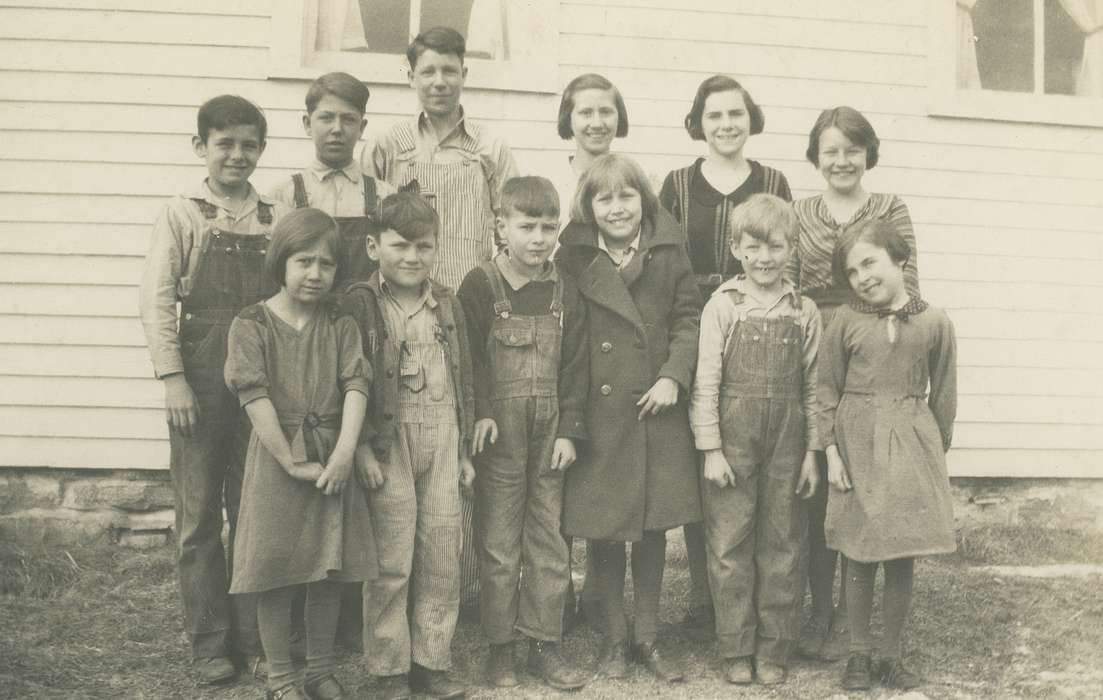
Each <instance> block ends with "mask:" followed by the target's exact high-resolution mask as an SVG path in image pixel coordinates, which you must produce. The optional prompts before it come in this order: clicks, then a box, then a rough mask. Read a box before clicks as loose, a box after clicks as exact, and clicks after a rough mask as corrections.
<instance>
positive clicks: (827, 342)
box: [816, 308, 849, 449]
mask: <svg viewBox="0 0 1103 700" xmlns="http://www.w3.org/2000/svg"><path fill="white" fill-rule="evenodd" d="M847 315H848V314H847V310H846V309H845V308H840V309H839V310H838V311H837V312H836V315H835V319H834V320H833V321H832V322H831V323H830V324H828V326H827V330H826V331H825V332H824V334H823V342H822V343H820V347H819V356H818V361H817V363H816V370H817V371H816V373H817V382H816V384H817V392H816V393H817V399H818V403H819V407H818V408H819V443H820V447H822V448H825V449H826V448H827V447H830V446H831V445H834V444H835V413H836V411H837V410H838V408H839V401H840V400H841V399H842V396H843V387H845V386H846V369H847V361H848V359H849V358H848V357H847V349H846V347H845V345H844V335H845V333H844V331H845V330H846V327H847V323H846V316H847Z"/></svg>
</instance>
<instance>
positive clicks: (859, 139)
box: [804, 105, 881, 170]
mask: <svg viewBox="0 0 1103 700" xmlns="http://www.w3.org/2000/svg"><path fill="white" fill-rule="evenodd" d="M831 127H835V128H836V129H838V130H839V131H841V132H843V135H844V136H846V137H847V138H848V139H850V142H851V143H853V144H855V145H857V146H862V147H863V148H865V149H866V170H872V169H873V166H875V165H877V158H878V156H879V155H880V148H881V140H880V139H879V138H877V132H875V131H874V130H873V125H872V124H870V123H869V120H868V119H866V118H865V115H864V114H862V113H861V112H859V111H858V110H856V109H854V108H853V107H847V106H846V105H843V106H841V107H834V108H832V109H825V110H823V111H822V112H820V116H819V117H818V118H817V119H816V123H815V124H813V125H812V131H810V132H809V133H808V150H807V151H805V153H804V156H805V157H806V158H807V159H808V162H809V163H811V164H812V165H814V166H816V167H817V168H818V167H820V136H821V135H823V132H825V131H827V130H828V129H830V128H831Z"/></svg>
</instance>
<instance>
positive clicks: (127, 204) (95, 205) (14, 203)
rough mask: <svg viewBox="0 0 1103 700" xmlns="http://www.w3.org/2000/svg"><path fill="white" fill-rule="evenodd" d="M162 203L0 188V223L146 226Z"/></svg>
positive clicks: (161, 200) (134, 197)
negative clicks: (16, 191)
mask: <svg viewBox="0 0 1103 700" xmlns="http://www.w3.org/2000/svg"><path fill="white" fill-rule="evenodd" d="M198 172H199V173H200V177H198V178H196V179H195V181H194V182H195V183H198V182H200V181H201V180H202V175H201V174H202V170H200V171H198ZM193 187H194V184H193ZM164 203H165V198H164V197H154V196H144V197H143V196H138V195H132V194H116V195H109V196H104V195H59V194H22V193H15V192H3V191H0V222H8V223H21V222H24V221H26V222H28V223H40V222H41V223H55V224H69V223H78V224H84V223H95V224H98V225H100V226H108V225H111V224H127V225H136V224H140V225H143V226H149V225H150V224H152V223H153V219H154V217H156V216H157V212H158V211H159V210H160V209H161V207H162V206H164Z"/></svg>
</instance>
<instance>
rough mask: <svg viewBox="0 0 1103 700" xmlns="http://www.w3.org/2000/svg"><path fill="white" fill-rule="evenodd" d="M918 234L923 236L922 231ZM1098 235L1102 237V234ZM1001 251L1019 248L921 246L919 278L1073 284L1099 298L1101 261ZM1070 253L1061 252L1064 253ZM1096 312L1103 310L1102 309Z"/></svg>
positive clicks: (1102, 288) (1102, 287)
mask: <svg viewBox="0 0 1103 700" xmlns="http://www.w3.org/2000/svg"><path fill="white" fill-rule="evenodd" d="M922 233H923V234H924V237H925V234H926V231H923V232H922ZM1047 238H1048V237H1047ZM1099 238H1100V239H1101V240H1103V234H1100V235H1099ZM916 245H917V246H918V245H919V243H918V242H917V243H916ZM1002 252H1019V251H1000V250H994V251H992V252H991V253H990V254H988V255H969V254H967V253H959V252H950V253H928V252H926V251H925V249H923V248H921V249H920V251H919V265H920V269H921V270H922V273H921V274H922V277H923V280H927V279H946V280H962V279H973V280H976V281H977V282H1013V283H1020V282H1034V283H1038V284H1061V285H1069V284H1075V285H1080V286H1084V287H1089V288H1094V289H1096V290H1097V291H1098V294H1099V299H1100V300H1101V301H1103V260H1093V259H1090V258H1087V259H1085V258H1080V259H1078V260H1077V259H1072V260H1065V259H1058V260H1050V259H1046V258H1037V257H1035V258H1031V257H1027V256H1025V255H1021V254H1020V257H1011V256H1005V255H1001V254H1000V253H1002ZM1070 252H1071V251H1064V253H1065V254H1066V255H1067V254H1069V253H1070ZM1099 311H1101V312H1103V308H1101V309H1099Z"/></svg>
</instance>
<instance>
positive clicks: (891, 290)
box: [846, 241, 907, 309]
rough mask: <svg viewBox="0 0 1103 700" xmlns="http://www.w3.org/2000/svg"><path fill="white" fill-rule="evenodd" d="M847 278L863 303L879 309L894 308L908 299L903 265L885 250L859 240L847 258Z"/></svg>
mask: <svg viewBox="0 0 1103 700" xmlns="http://www.w3.org/2000/svg"><path fill="white" fill-rule="evenodd" d="M846 279H847V281H848V282H849V283H850V286H851V288H852V289H853V290H854V293H855V294H857V295H858V298H860V299H861V300H862V301H864V302H866V303H867V304H869V305H870V306H874V307H877V308H885V309H887V308H892V307H895V306H896V305H898V304H900V303H901V301H906V300H907V292H906V291H905V287H904V263H903V262H897V261H895V260H893V259H892V257H891V256H889V252H888V251H887V250H885V249H884V248H881V247H878V246H875V245H873V244H871V243H867V242H865V241H858V242H857V243H855V244H854V247H852V248H851V249H850V252H849V253H848V254H847V256H846Z"/></svg>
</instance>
